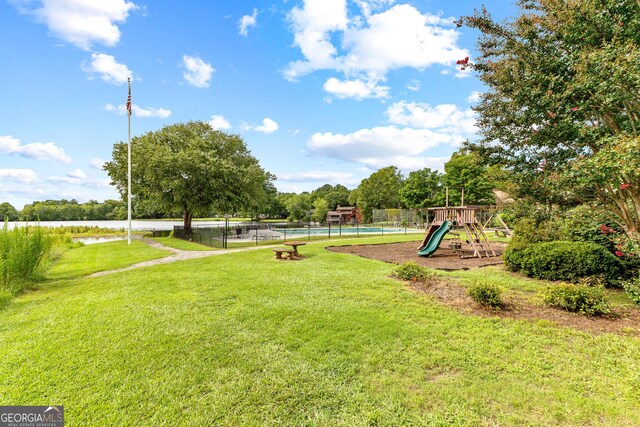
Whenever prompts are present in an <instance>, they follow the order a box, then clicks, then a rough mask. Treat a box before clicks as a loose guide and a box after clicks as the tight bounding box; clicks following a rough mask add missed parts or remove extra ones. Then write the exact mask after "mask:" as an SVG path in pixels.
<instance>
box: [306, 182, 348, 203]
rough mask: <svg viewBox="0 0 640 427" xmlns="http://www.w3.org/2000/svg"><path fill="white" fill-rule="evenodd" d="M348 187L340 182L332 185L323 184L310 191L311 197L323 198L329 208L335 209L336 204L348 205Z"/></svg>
mask: <svg viewBox="0 0 640 427" xmlns="http://www.w3.org/2000/svg"><path fill="white" fill-rule="evenodd" d="M349 193H350V191H349V189H348V188H347V187H345V186H344V185H341V184H336V185H335V186H332V185H331V184H325V185H323V186H322V187H318V188H316V189H315V190H313V191H312V192H311V199H312V200H314V201H315V200H316V199H324V200H326V201H327V203H328V206H329V209H336V208H337V207H338V206H348V205H349Z"/></svg>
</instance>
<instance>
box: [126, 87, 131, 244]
mask: <svg viewBox="0 0 640 427" xmlns="http://www.w3.org/2000/svg"><path fill="white" fill-rule="evenodd" d="M127 84H128V85H129V98H128V99H127V101H128V102H127V107H128V108H127V110H128V111H127V121H128V123H127V128H128V129H127V130H128V132H127V221H128V223H129V228H128V229H127V242H128V244H129V245H130V244H131V78H130V77H128V78H127Z"/></svg>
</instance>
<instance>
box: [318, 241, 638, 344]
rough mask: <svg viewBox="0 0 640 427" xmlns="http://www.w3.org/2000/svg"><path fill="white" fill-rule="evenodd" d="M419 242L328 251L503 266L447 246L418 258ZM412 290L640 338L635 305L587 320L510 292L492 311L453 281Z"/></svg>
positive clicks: (477, 309)
mask: <svg viewBox="0 0 640 427" xmlns="http://www.w3.org/2000/svg"><path fill="white" fill-rule="evenodd" d="M418 244H419V242H405V243H391V244H379V245H353V246H331V247H328V248H327V249H328V250H331V251H334V252H341V253H348V254H353V255H358V256H362V257H365V258H371V259H377V260H380V261H386V262H390V263H398V264H400V263H403V262H407V261H414V262H415V263H417V264H419V265H422V266H425V267H429V268H435V269H441V270H468V269H471V268H479V267H484V266H488V265H496V264H497V265H499V264H502V260H501V259H500V258H468V259H461V258H460V257H458V256H457V255H456V254H455V253H454V252H453V251H452V250H451V249H448V248H446V242H444V243H443V246H445V247H444V248H442V249H438V252H436V254H435V256H433V257H430V258H425V257H419V256H417V255H416V248H417V245H418ZM503 249H504V245H503V244H499V243H497V244H495V247H494V250H497V251H498V252H499V253H502V251H503ZM409 287H410V288H411V289H413V290H414V291H416V292H419V293H422V294H426V295H428V296H429V297H431V298H433V299H435V300H436V301H438V302H440V303H442V304H444V305H447V306H449V307H452V308H454V309H456V310H458V311H460V312H462V313H465V314H469V315H475V316H481V317H498V318H503V319H517V320H528V321H532V322H539V323H545V324H548V325H550V326H552V325H555V326H563V327H569V328H573V329H577V330H580V331H584V332H589V333H593V334H602V333H614V334H619V335H625V336H635V337H640V309H638V308H636V307H634V306H624V307H620V306H617V307H615V308H614V310H613V311H614V313H612V315H609V316H607V317H587V316H584V315H581V314H574V313H569V312H566V311H563V310H559V309H555V308H551V307H546V306H544V305H541V304H540V302H538V301H536V300H535V298H534V297H533V296H532V295H530V294H525V293H514V292H510V293H509V294H508V295H507V296H505V297H504V298H503V299H504V301H505V303H506V304H505V308H504V309H502V310H492V309H488V308H485V307H482V306H481V305H479V304H478V303H476V302H475V301H473V300H472V299H471V297H469V295H468V294H467V290H466V288H465V287H464V286H462V285H459V284H457V283H455V281H453V280H444V279H441V280H435V281H431V282H427V283H417V282H413V283H412V282H410V284H409Z"/></svg>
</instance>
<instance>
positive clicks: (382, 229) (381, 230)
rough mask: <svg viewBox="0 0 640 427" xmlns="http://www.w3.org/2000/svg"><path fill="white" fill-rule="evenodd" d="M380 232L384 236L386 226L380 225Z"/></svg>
mask: <svg viewBox="0 0 640 427" xmlns="http://www.w3.org/2000/svg"><path fill="white" fill-rule="evenodd" d="M380 232H381V233H382V235H383V236H384V224H381V225H380Z"/></svg>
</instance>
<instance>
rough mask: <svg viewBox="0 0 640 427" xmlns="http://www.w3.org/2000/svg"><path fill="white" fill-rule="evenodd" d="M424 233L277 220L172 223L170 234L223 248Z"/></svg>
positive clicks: (417, 230)
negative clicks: (315, 239)
mask: <svg viewBox="0 0 640 427" xmlns="http://www.w3.org/2000/svg"><path fill="white" fill-rule="evenodd" d="M408 230H409V232H420V233H422V232H424V230H420V229H415V230H412V229H407V227H394V226H388V225H380V224H376V225H363V224H355V225H344V224H328V225H325V226H320V225H318V224H315V223H302V222H281V223H246V224H242V223H241V224H230V225H229V226H227V227H225V226H224V225H220V226H210V225H207V226H198V225H196V226H193V227H191V234H188V233H186V232H185V229H184V227H183V226H174V228H173V235H174V237H177V238H179V239H185V240H189V241H192V242H196V243H200V244H203V245H206V246H210V247H214V248H220V249H226V248H228V247H229V244H230V243H231V244H232V246H234V245H235V243H236V242H237V243H240V242H242V243H243V244H244V245H246V243H247V242H251V243H253V242H255V245H258V244H259V242H265V243H269V242H273V243H278V242H283V241H289V240H312V239H313V238H326V239H331V238H336V237H342V236H344V237H364V236H383V235H386V234H407V232H408Z"/></svg>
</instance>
